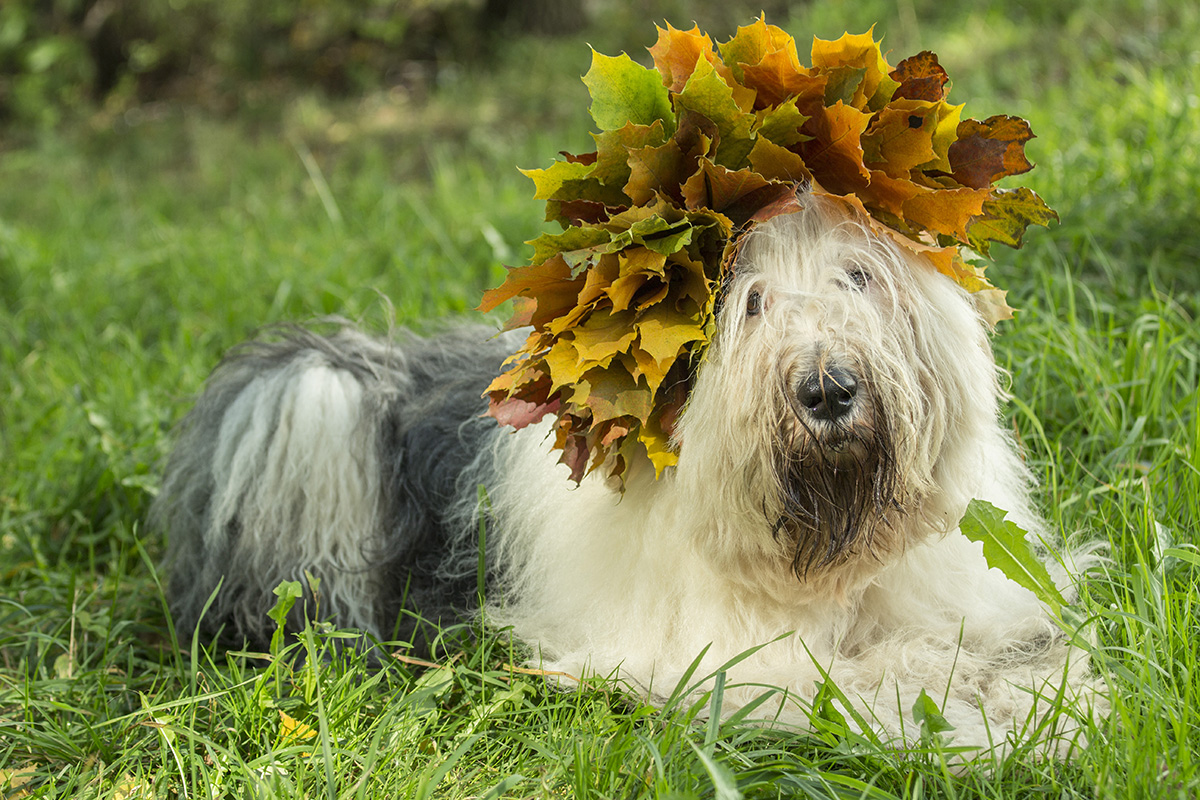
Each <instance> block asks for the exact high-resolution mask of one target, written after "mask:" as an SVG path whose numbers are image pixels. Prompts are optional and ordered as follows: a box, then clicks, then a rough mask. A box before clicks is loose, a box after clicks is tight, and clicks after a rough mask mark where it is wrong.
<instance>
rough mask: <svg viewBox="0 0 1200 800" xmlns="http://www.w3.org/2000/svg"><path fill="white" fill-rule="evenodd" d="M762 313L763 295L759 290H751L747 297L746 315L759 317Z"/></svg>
mask: <svg viewBox="0 0 1200 800" xmlns="http://www.w3.org/2000/svg"><path fill="white" fill-rule="evenodd" d="M761 313H762V295H761V294H759V293H758V292H751V293H750V296H749V297H747V298H746V316H747V317H757V316H758V315H759V314H761Z"/></svg>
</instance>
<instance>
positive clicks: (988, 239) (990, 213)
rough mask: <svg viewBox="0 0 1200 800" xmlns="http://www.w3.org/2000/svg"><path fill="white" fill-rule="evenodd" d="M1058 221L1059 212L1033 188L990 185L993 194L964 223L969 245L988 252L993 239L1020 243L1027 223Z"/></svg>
mask: <svg viewBox="0 0 1200 800" xmlns="http://www.w3.org/2000/svg"><path fill="white" fill-rule="evenodd" d="M1057 221H1058V213H1057V212H1055V211H1054V209H1052V208H1050V207H1049V206H1047V205H1046V203H1045V201H1043V200H1042V198H1040V197H1038V196H1037V195H1036V194H1034V192H1033V190H1032V189H1026V188H1025V187H1023V186H1022V187H1021V188H1019V189H992V197H991V198H990V199H989V200H987V201H986V202H984V204H983V210H982V212H981V213H980V215H979V216H978V217H975V218H974V219H973V220H971V222H970V224H969V225H968V226H967V237H968V240H969V241H970V243H971V247H973V248H974V249H975V250H977V251H979V252H980V253H983V255H985V256H986V255H988V252H989V250H990V249H991V243H992V242H1000V244H1006V245H1008V246H1009V247H1020V246H1021V239H1022V237H1024V235H1025V229H1026V228H1028V227H1029V226H1030V225H1043V226H1045V227H1049V226H1050V223H1051V222H1057Z"/></svg>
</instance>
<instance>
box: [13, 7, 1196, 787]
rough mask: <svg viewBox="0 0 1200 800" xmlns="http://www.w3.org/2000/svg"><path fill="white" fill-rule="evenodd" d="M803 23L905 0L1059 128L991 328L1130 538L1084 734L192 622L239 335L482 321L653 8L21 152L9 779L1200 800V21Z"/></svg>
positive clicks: (31, 145)
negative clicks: (883, 717) (171, 509)
mask: <svg viewBox="0 0 1200 800" xmlns="http://www.w3.org/2000/svg"><path fill="white" fill-rule="evenodd" d="M676 5H679V6H686V5H687V4H684V3H678V4H676ZM1077 5H1078V7H1077ZM749 20H750V18H749V17H748V18H747V19H746V21H747V22H748V21H749ZM687 21H690V18H689V19H686V20H685V19H680V18H678V17H672V22H674V23H675V24H676V26H682V25H684V24H685V22H687ZM771 21H773V22H776V23H779V24H784V25H785V26H786V27H787V29H788V30H789V31H790V32H791V33H793V34H794V35H796V36H797V38H798V40H800V41H801V42H804V41H806V40H807V38H808V37H809V36H811V35H813V34H816V35H820V36H822V37H824V38H834V37H836V36H838V35H840V34H841V33H842V31H844V30H851V31H855V32H861V31H863V30H866V29H867V28H868V27H869V26H870V25H871V24H872V23H878V24H877V27H876V34H877V35H883V36H884V43H885V50H887V49H890V50H891V53H892V55H891V60H892V62H893V63H895V62H896V61H898V60H899V59H900V58H901V57H903V56H905V55H909V54H912V53H915V52H917V51H919V50H922V49H932V50H935V51H936V52H937V53H938V54H939V56H940V57H941V61H942V63H943V65H945V66H946V68H947V71H948V72H949V73H950V75H951V76H952V78H954V80H955V86H954V89H953V91H952V93H951V99H952V100H956V101H957V102H966V103H967V107H966V109H965V114H966V115H968V116H972V117H976V118H980V119H982V118H984V117H987V116H990V115H992V114H997V113H1013V114H1018V115H1020V116H1023V117H1025V118H1027V119H1028V120H1030V122H1031V123H1032V125H1033V128H1034V131H1035V132H1036V133H1037V134H1038V137H1039V138H1038V139H1036V140H1034V141H1033V142H1032V143H1031V144H1030V145H1029V148H1028V150H1029V154H1030V155H1031V157H1032V160H1033V161H1035V162H1037V163H1038V168H1037V169H1036V170H1034V172H1033V173H1031V174H1030V175H1029V176H1025V177H1026V178H1027V180H1023V181H1022V183H1025V184H1027V185H1030V186H1032V187H1033V188H1035V189H1036V190H1037V191H1038V192H1039V194H1040V195H1041V196H1042V197H1043V198H1045V199H1046V200H1047V201H1048V202H1049V203H1050V204H1051V205H1052V206H1054V207H1055V208H1056V209H1057V210H1058V212H1059V214H1060V216H1061V223H1060V224H1058V225H1055V226H1053V227H1052V228H1051V229H1050V230H1048V231H1046V230H1041V229H1033V230H1031V231H1030V232H1029V234H1028V236H1027V243H1026V246H1025V247H1024V248H1023V249H1022V250H1020V251H1013V252H998V250H999V248H997V250H996V251H994V254H995V256H996V263H995V264H994V265H993V266H992V267H991V268H990V270H989V276H990V277H991V278H992V280H993V281H994V282H995V283H998V284H999V285H1001V286H1003V287H1005V288H1007V289H1008V290H1009V292H1010V294H1009V303H1010V304H1011V305H1013V306H1014V307H1016V308H1017V309H1019V312H1018V314H1017V317H1016V319H1015V320H1014V321H1011V322H1005V323H1001V325H1000V326H999V329H998V331H997V335H996V337H995V347H996V351H997V357H998V359H999V361H1000V363H1001V364H1002V365H1003V366H1004V367H1006V368H1007V370H1008V372H1009V374H1010V376H1011V378H1010V384H1011V387H1010V388H1011V392H1012V394H1013V396H1014V399H1013V401H1012V403H1011V404H1010V406H1009V408H1008V411H1007V413H1008V417H1009V420H1010V421H1011V426H1012V429H1013V431H1014V433H1015V435H1016V437H1017V438H1018V439H1019V440H1020V441H1021V443H1022V444H1023V446H1024V448H1025V451H1026V453H1027V457H1028V461H1029V464H1030V465H1031V467H1032V469H1033V472H1034V473H1035V474H1036V476H1037V478H1038V480H1039V489H1038V493H1037V496H1038V499H1039V502H1040V505H1041V507H1042V508H1043V510H1044V511H1045V513H1046V514H1047V516H1048V517H1049V518H1050V519H1051V520H1052V521H1053V522H1054V524H1055V526H1056V527H1057V528H1058V529H1059V530H1060V531H1061V532H1062V534H1063V536H1064V538H1065V539H1066V540H1069V541H1072V542H1076V543H1081V542H1099V543H1101V544H1102V545H1103V552H1104V554H1105V555H1106V556H1107V558H1108V559H1109V560H1108V563H1107V567H1106V569H1104V570H1103V571H1100V572H1097V573H1095V574H1091V575H1089V576H1088V577H1087V578H1086V580H1084V581H1083V583H1082V585H1081V587H1080V593H1081V598H1080V601H1079V611H1080V612H1081V613H1082V614H1084V615H1085V616H1086V617H1088V618H1091V619H1092V620H1093V621H1094V623H1095V627H1096V632H1097V638H1098V643H1097V645H1096V648H1095V650H1094V652H1093V662H1094V664H1095V669H1096V671H1097V672H1098V673H1099V674H1100V675H1101V676H1103V677H1104V678H1105V679H1106V680H1107V682H1108V683H1109V685H1110V687H1111V693H1112V698H1111V699H1112V711H1111V713H1110V714H1109V715H1108V716H1107V717H1106V718H1103V719H1097V720H1095V721H1094V723H1093V729H1092V730H1090V731H1089V738H1090V744H1089V746H1088V747H1087V748H1086V749H1085V750H1084V751H1082V752H1081V753H1079V754H1078V755H1077V756H1076V757H1075V758H1074V759H1073V760H1071V761H1070V762H1066V763H1059V762H1047V761H1044V760H1039V759H1035V758H1033V757H1032V756H1031V754H1030V752H1029V751H1028V750H1027V749H1022V748H1017V749H1016V750H1015V751H1014V752H1013V753H1012V754H1011V755H1010V756H1009V757H1008V758H1006V759H1005V760H1004V761H1002V762H1000V763H996V764H989V765H987V766H986V767H985V766H982V765H980V766H977V767H974V768H967V769H966V770H965V771H961V772H958V771H951V770H950V769H949V768H948V766H947V760H948V758H950V756H949V755H948V753H947V752H946V751H945V749H944V748H942V747H940V746H938V744H937V743H936V742H930V743H929V746H928V747H926V748H923V749H921V750H919V751H914V752H900V751H896V750H892V749H885V748H880V747H878V746H876V745H874V744H872V743H871V742H870V741H867V740H866V739H863V738H862V737H858V736H855V735H853V734H850V733H846V732H843V731H838V730H837V729H836V726H832V727H828V728H826V729H825V730H823V731H822V732H820V733H819V734H815V735H793V734H787V733H781V732H772V731H765V730H762V729H760V728H757V727H754V726H750V725H747V724H745V723H744V722H741V721H739V720H736V719H735V720H730V721H728V722H725V723H723V724H719V725H718V724H715V723H709V722H698V721H696V720H697V716H696V715H697V711H698V710H699V709H696V708H689V707H687V706H686V705H684V704H678V705H676V706H674V707H670V708H667V709H664V710H659V709H652V708H649V707H644V706H641V705H638V704H636V703H633V702H631V701H629V700H628V699H627V698H625V697H623V696H622V695H621V694H619V693H618V692H616V691H614V690H613V688H612V687H606V686H604V685H602V684H600V685H590V686H589V687H588V688H587V689H585V690H581V691H574V692H557V691H553V690H551V689H549V688H547V686H546V685H545V684H544V683H543V681H542V680H541V679H540V678H539V677H537V676H536V675H531V674H528V673H526V672H522V671H520V670H519V669H514V667H513V665H514V664H519V663H520V661H521V654H520V653H514V652H512V651H511V649H510V647H509V645H508V644H507V643H506V642H505V641H504V640H503V639H501V638H498V637H497V636H495V635H494V634H492V633H490V632H486V631H485V632H483V633H482V635H480V636H478V637H477V638H476V639H475V640H474V641H473V642H472V643H470V644H469V645H467V646H466V647H464V648H463V650H462V652H461V653H460V654H459V655H457V656H455V657H454V658H451V659H448V660H447V661H445V662H444V663H442V664H440V665H438V666H437V667H435V668H424V667H422V666H420V665H415V664H405V663H401V664H398V665H397V666H396V667H395V668H394V669H390V670H386V671H378V670H371V669H369V668H368V666H367V665H365V664H363V663H361V661H360V660H358V659H356V658H355V656H353V654H350V653H346V652H344V651H338V650H337V649H336V648H335V647H334V643H335V642H336V641H337V639H338V638H339V637H340V636H341V635H342V634H341V633H340V632H338V631H334V630H327V629H325V628H322V627H317V628H314V629H311V630H310V631H308V632H307V633H306V635H305V636H304V637H302V639H301V640H300V641H299V642H296V643H294V644H290V645H286V646H285V645H281V646H280V647H279V648H276V649H275V650H274V652H272V653H271V654H269V656H270V657H269V658H266V659H257V660H250V659H247V658H245V657H242V656H238V655H228V654H225V653H223V652H209V651H207V650H206V649H205V648H204V647H203V646H201V645H200V644H198V643H196V642H193V641H190V640H187V639H182V640H181V639H179V638H177V637H176V636H175V634H174V632H173V629H172V627H171V622H170V619H169V617H168V615H167V614H166V611H165V608H164V601H163V597H162V593H161V588H160V583H159V581H160V576H159V575H158V573H157V572H156V569H155V566H156V564H157V562H158V560H159V559H160V558H161V556H162V553H163V550H164V547H163V542H162V541H159V540H158V539H156V538H154V537H150V536H144V535H143V516H144V513H145V511H146V509H147V507H148V505H149V502H150V500H151V498H152V497H153V495H154V492H155V489H156V486H157V484H158V477H159V471H160V469H161V462H162V459H163V457H164V455H165V454H166V452H167V451H168V449H169V447H170V442H171V430H172V425H173V423H174V422H175V421H177V420H178V419H179V418H180V416H181V415H182V414H183V413H184V412H185V411H186V409H187V407H188V405H189V402H190V399H191V398H192V397H194V395H195V393H196V392H197V391H198V390H199V388H200V386H201V384H202V382H203V380H204V377H205V375H206V374H207V372H208V370H209V369H210V368H211V367H212V365H213V364H214V363H215V361H216V359H218V358H219V357H220V354H221V353H222V352H223V351H224V350H225V349H227V348H228V347H230V346H232V345H234V344H236V343H237V342H238V341H240V340H242V339H244V338H245V337H247V336H248V335H250V334H252V333H253V332H254V331H255V329H257V328H258V327H260V326H262V325H264V324H267V323H270V322H275V321H280V320H298V321H304V320H309V319H312V318H314V317H317V316H320V315H325V314H331V313H336V314H340V315H343V316H345V317H348V318H351V319H354V320H357V321H360V322H361V323H362V324H364V325H366V326H367V327H370V328H373V329H375V330H386V329H387V328H388V327H390V326H393V325H397V324H399V325H406V326H410V327H416V328H421V327H422V326H424V325H427V324H429V323H428V321H429V320H431V319H437V318H442V317H445V316H452V315H469V314H471V313H472V311H471V309H472V308H473V307H474V306H475V305H476V303H477V302H478V298H479V296H480V293H481V292H482V291H483V290H484V289H485V288H487V287H488V286H491V285H495V284H496V283H497V282H498V281H499V280H500V279H501V277H502V275H503V268H502V265H503V264H506V263H508V264H516V263H520V261H521V259H522V258H523V257H524V256H525V255H526V254H527V251H526V249H525V248H524V245H523V244H522V243H523V242H524V241H526V240H528V239H530V238H532V237H533V236H535V235H537V233H538V232H539V231H540V230H541V229H542V223H541V210H542V209H541V207H540V205H541V204H540V203H538V202H536V201H534V200H532V199H531V197H532V189H531V185H530V184H529V183H528V181H527V180H526V179H525V178H524V177H522V176H521V175H520V174H519V173H518V172H517V170H516V167H517V166H525V167H531V166H545V165H547V164H548V163H549V162H550V160H551V159H552V158H553V157H554V156H555V154H556V153H558V152H559V151H560V150H567V151H572V152H580V151H583V150H586V149H588V148H587V147H586V143H587V141H588V140H587V133H588V130H589V124H590V121H589V120H588V118H587V114H586V105H587V98H586V92H585V90H584V87H583V86H582V84H581V83H580V82H579V81H578V76H579V75H581V74H582V73H583V72H585V71H586V69H587V66H588V62H589V58H590V56H589V53H588V51H587V47H586V45H585V44H584V41H589V42H591V43H592V44H594V45H595V46H596V47H597V49H599V50H602V51H605V52H610V53H613V52H616V51H619V50H621V49H626V50H628V51H629V52H630V53H631V54H634V55H635V56H637V55H639V54H641V53H644V50H643V48H644V47H646V46H647V45H649V44H651V43H652V42H653V35H654V32H653V28H652V27H651V22H652V20H649V19H648V20H644V21H642V22H640V23H639V24H638V25H636V26H633V25H630V26H625V25H622V26H614V27H610V28H603V29H597V30H593V31H589V32H587V35H586V36H581V37H577V38H571V39H562V40H525V39H516V40H514V41H513V42H511V43H510V44H509V46H508V47H507V48H506V49H505V50H504V52H503V53H500V54H498V55H497V56H496V63H495V64H493V65H492V66H491V67H490V68H489V69H487V70H482V69H479V70H476V71H471V70H469V69H465V70H458V71H453V70H447V71H446V73H445V74H444V75H442V76H440V78H439V80H438V82H437V84H436V85H435V86H433V87H432V88H431V90H430V91H429V92H428V94H427V95H423V96H416V95H412V94H406V93H404V92H402V91H398V90H393V91H380V92H373V93H370V94H369V95H366V96H364V97H360V98H339V99H336V100H335V99H330V98H329V97H327V96H323V95H319V94H310V93H301V92H298V93H296V94H294V95H289V96H288V97H284V98H280V97H274V98H271V99H269V100H259V101H257V102H256V103H253V104H249V105H247V107H245V108H244V109H243V110H242V112H241V113H239V114H235V115H223V116H222V115H215V114H212V113H209V112H205V111H202V110H199V109H197V108H195V107H192V106H189V105H187V104H184V103H171V102H164V103H158V104H154V105H150V106H145V107H140V108H134V109H132V110H126V111H121V112H119V113H117V112H105V111H99V112H96V113H95V114H89V115H87V116H85V117H84V118H82V119H79V120H76V121H74V122H71V123H69V124H67V125H65V126H63V127H61V128H59V129H56V130H53V131H41V132H38V133H36V134H33V133H29V132H14V133H13V134H12V135H11V136H9V137H7V138H5V139H0V142H3V144H2V145H0V187H3V188H2V189H0V447H2V448H3V450H2V457H0V796H16V797H26V796H28V797H52V796H53V797H59V796H63V797H66V796H71V797H97V798H99V797H113V798H134V797H139V798H140V797H188V798H191V797H220V796H262V797H269V796H281V797H300V796H306V797H307V796H311V797H318V796H324V797H331V798H332V797H369V798H385V797H386V798H392V797H422V798H423V797H529V796H563V797H580V798H585V797H621V798H629V797H668V796H670V797H679V798H691V797H717V798H734V797H739V796H744V797H754V798H758V797H777V796H805V797H808V796H812V797H834V796H836V797H893V796H903V797H926V796H933V797H955V798H958V797H1005V798H1007V797H1026V796H1028V797H1044V796H1065V797H1089V798H1090V797H1097V796H1099V797H1114V798H1124V797H1180V798H1185V797H1195V796H1196V795H1197V794H1198V793H1200V765H1198V764H1197V755H1196V754H1197V753H1198V752H1200V656H1198V653H1197V644H1196V642H1197V640H1198V638H1200V625H1198V624H1197V621H1196V611H1197V608H1196V607H1197V606H1198V605H1200V590H1198V589H1197V586H1198V583H1197V577H1198V575H1200V550H1198V549H1197V545H1198V544H1200V389H1198V386H1200V322H1198V321H1197V315H1198V314H1200V269H1198V267H1197V264H1200V49H1198V48H1197V46H1196V45H1195V42H1196V41H1200V7H1197V6H1195V4H1192V3H1189V2H1185V0H1159V1H1158V2H1152V1H1151V0H1143V2H1135V1H1134V0H1096V2H1094V3H1091V4H1087V5H1079V4H1075V3H1072V2H1066V0H1061V1H1060V0H1054V1H1053V2H1045V3H1038V2H1033V0H1029V2H1027V3H1003V2H1000V1H999V0H992V1H991V2H974V3H973V2H966V0H961V1H958V0H950V1H949V2H939V3H935V2H932V0H929V1H926V0H908V2H901V3H898V4H888V3H883V2H875V1H874V0H867V1H866V2H856V3H850V2H815V3H813V4H809V5H798V6H797V9H796V10H795V11H793V12H792V15H791V16H790V17H789V18H786V19H772V20H771ZM626 27H628V30H626ZM711 32H712V33H713V34H714V35H716V36H717V37H718V38H721V39H724V38H727V36H728V35H729V34H730V33H732V31H731V30H730V31H723V30H712V31H711ZM0 136H7V134H5V133H4V132H2V131H0ZM451 633H452V632H451ZM285 647H286V648H290V649H291V650H292V651H295V650H299V651H303V652H304V653H305V654H306V656H307V657H305V658H303V659H297V658H294V657H291V656H292V655H295V653H288V652H284V649H285Z"/></svg>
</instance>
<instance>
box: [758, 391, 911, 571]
mask: <svg viewBox="0 0 1200 800" xmlns="http://www.w3.org/2000/svg"><path fill="white" fill-rule="evenodd" d="M791 394H792V393H791V392H787V393H785V394H784V396H790V395H791ZM792 402H795V401H792ZM865 402H868V403H870V407H869V409H863V411H864V412H865V413H860V414H858V415H856V419H852V420H850V421H848V422H845V423H841V422H837V423H829V422H814V421H812V420H811V419H810V418H809V417H808V416H807V415H806V414H805V413H804V410H803V409H801V408H797V407H788V408H787V409H786V412H785V417H786V418H785V420H784V421H783V422H782V424H781V425H780V426H779V432H778V436H779V440H778V442H777V446H776V447H775V449H774V458H773V465H772V466H773V470H774V478H775V484H776V486H777V488H778V503H777V504H776V506H775V511H776V514H777V515H776V516H775V518H774V519H773V521H772V525H773V527H772V531H773V534H774V536H775V538H776V540H778V541H781V542H783V543H784V544H785V545H787V546H788V547H789V548H790V549H791V553H792V571H793V572H794V573H795V574H796V576H797V577H798V578H800V579H801V580H804V579H805V577H807V576H808V575H809V574H810V573H811V572H812V571H813V570H820V569H823V568H825V567H829V566H833V565H837V564H840V563H843V562H845V561H847V560H849V559H850V558H853V557H856V556H861V555H862V554H864V553H865V554H868V555H877V554H876V552H875V545H876V542H877V539H878V538H879V536H878V534H879V533H880V532H881V529H882V528H886V527H887V526H888V524H889V522H888V512H889V511H891V510H893V509H895V508H897V507H898V506H899V505H900V503H899V500H898V495H899V472H898V470H897V468H896V458H895V450H894V442H893V437H892V435H891V433H890V430H889V426H888V424H887V419H886V416H885V414H884V413H883V410H882V409H881V408H880V407H879V404H878V403H877V402H875V401H873V400H869V399H868V400H866V401H865Z"/></svg>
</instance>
